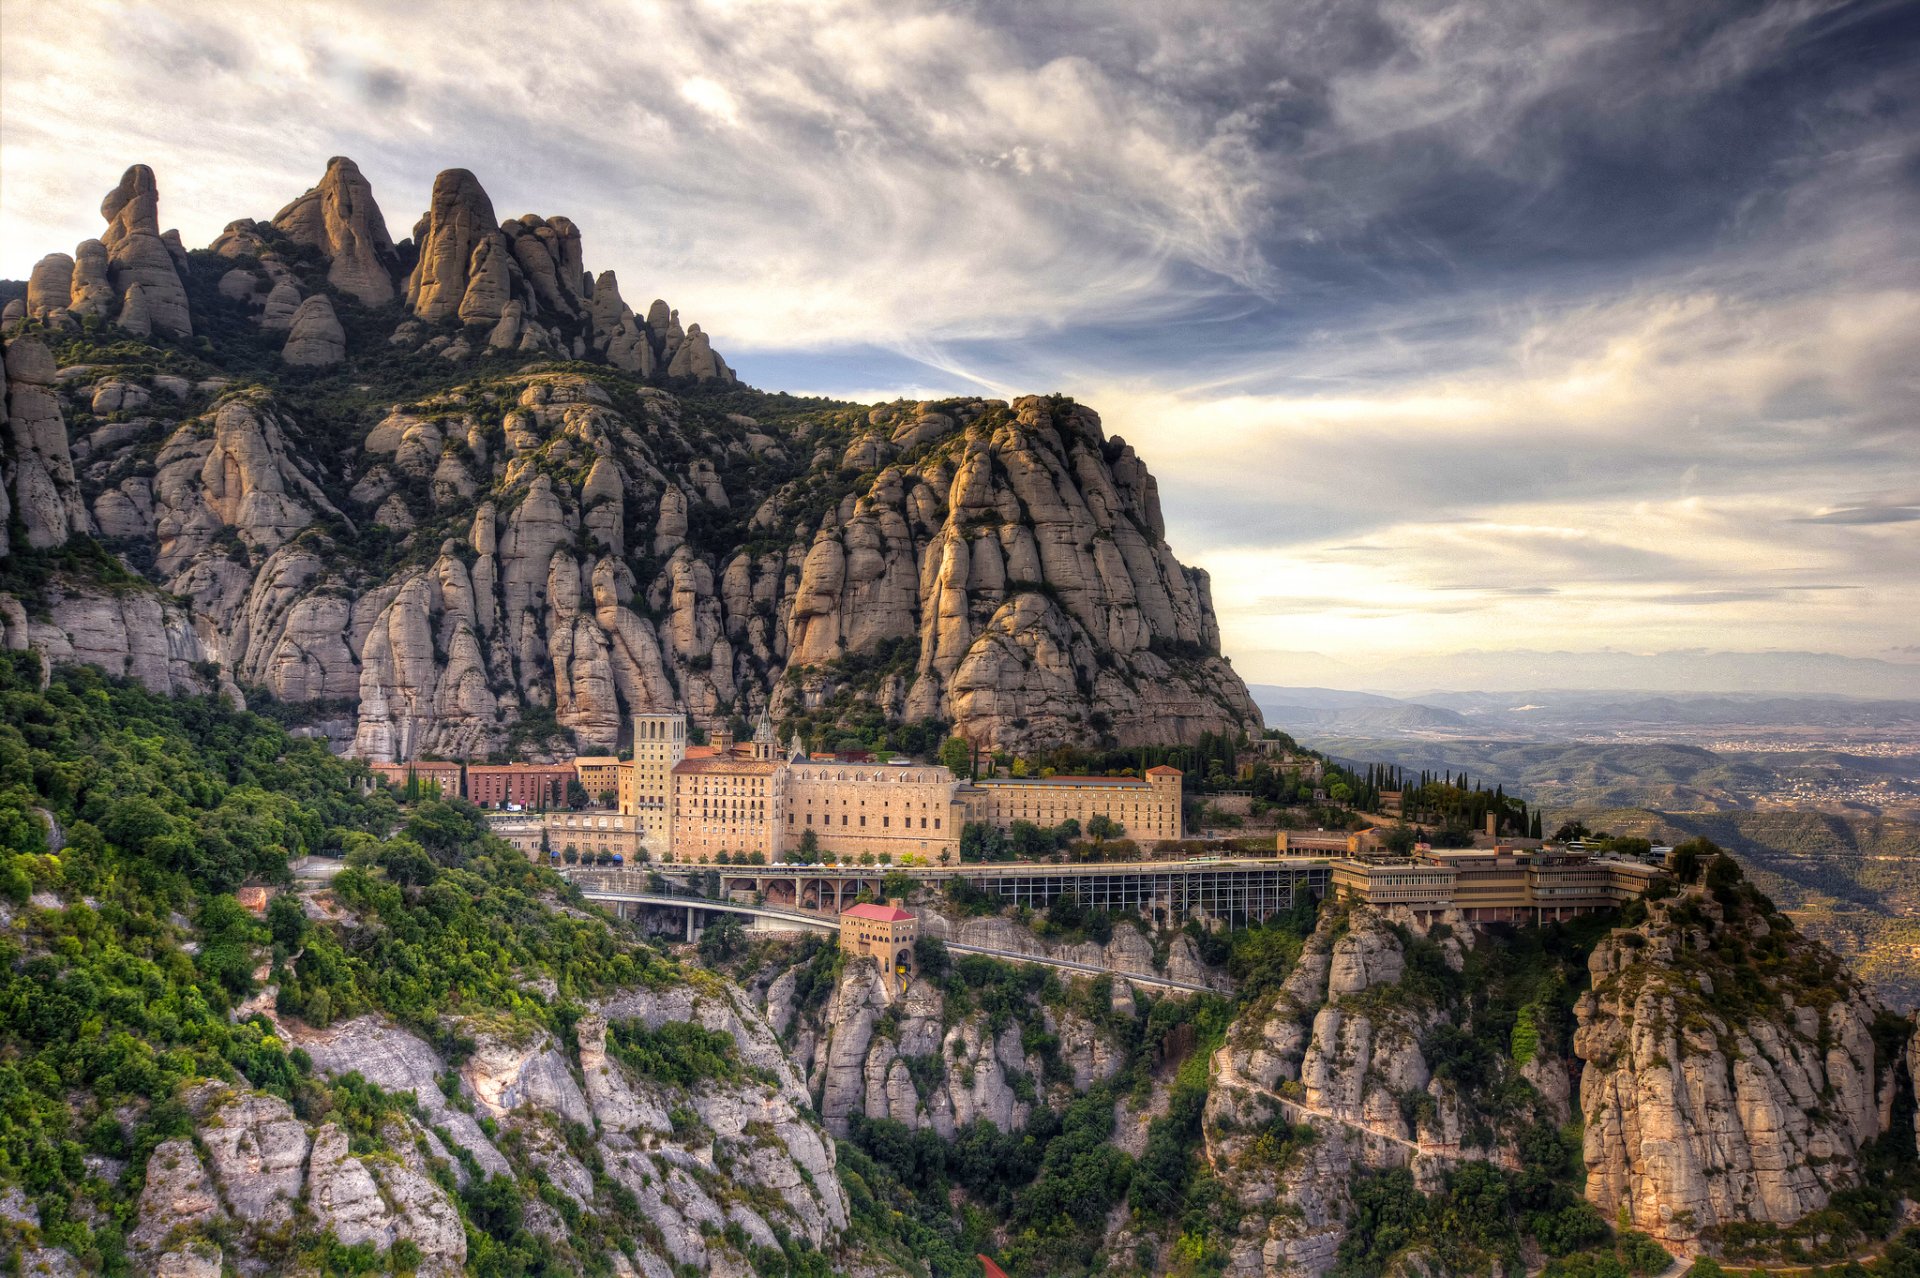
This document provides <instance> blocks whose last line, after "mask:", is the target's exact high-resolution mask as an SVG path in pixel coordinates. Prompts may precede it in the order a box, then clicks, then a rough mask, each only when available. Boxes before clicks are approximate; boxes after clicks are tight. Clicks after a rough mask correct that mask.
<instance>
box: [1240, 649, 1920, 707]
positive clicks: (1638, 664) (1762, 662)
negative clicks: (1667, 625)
mask: <svg viewBox="0 0 1920 1278" xmlns="http://www.w3.org/2000/svg"><path fill="white" fill-rule="evenodd" d="M1240 664H1241V666H1242V667H1243V668H1246V669H1250V670H1273V671H1282V670H1284V671H1286V672H1287V677H1288V678H1290V679H1292V680H1293V681H1294V682H1295V683H1298V684H1323V685H1327V686H1330V687H1341V688H1364V689H1366V690H1368V691H1371V692H1381V693H1387V694H1390V695H1401V696H1404V695H1410V694H1411V695H1419V699H1420V700H1422V701H1426V702H1429V703H1431V702H1432V701H1433V698H1432V697H1431V696H1426V695H1420V694H1424V693H1427V692H1429V691H1430V690H1432V689H1435V688H1477V689H1481V690H1483V691H1489V692H1513V691H1522V690H1526V689H1531V688H1559V689H1567V688H1582V689H1590V690H1605V691H1613V692H1678V693H1719V692H1727V693H1760V694H1766V695H1796V696H1799V695H1807V696H1835V697H1879V698H1893V699H1920V662H1913V661H1882V660H1878V659H1875V658H1871V657H1845V656H1841V655H1839V654H1837V653H1831V652H1707V651H1702V650H1697V649H1696V650H1689V651H1678V652H1651V653H1643V652H1612V651H1598V652H1594V651H1588V652H1538V651H1532V650H1527V649H1513V650H1509V651H1503V652H1481V651H1474V652H1454V653H1434V654H1420V655H1418V656H1411V657H1401V658H1395V659H1391V660H1385V661H1369V662H1365V663H1362V662H1358V661H1352V660H1343V659H1340V658H1335V657H1329V656H1327V655H1325V654H1324V653H1318V652H1257V653H1256V652H1247V653H1242V654H1240Z"/></svg>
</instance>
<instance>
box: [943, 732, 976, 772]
mask: <svg viewBox="0 0 1920 1278" xmlns="http://www.w3.org/2000/svg"><path fill="white" fill-rule="evenodd" d="M940 763H941V766H942V767H944V768H946V770H947V771H949V772H951V773H953V775H955V776H956V777H966V776H970V775H971V773H972V771H973V747H972V746H970V745H968V744H967V742H966V741H965V740H964V739H962V738H960V737H948V738H947V739H946V740H945V741H943V742H941V743H940Z"/></svg>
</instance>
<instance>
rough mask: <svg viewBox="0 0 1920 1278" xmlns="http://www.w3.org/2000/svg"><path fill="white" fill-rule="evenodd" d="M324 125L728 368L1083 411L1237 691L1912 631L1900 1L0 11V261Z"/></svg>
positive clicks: (212, 224) (1871, 647)
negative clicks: (1114, 454)
mask: <svg viewBox="0 0 1920 1278" xmlns="http://www.w3.org/2000/svg"><path fill="white" fill-rule="evenodd" d="M336 154H340V155H348V156H351V157H353V158H354V159H355V160H356V161H357V162H358V163H359V165H360V168H361V169H362V171H363V172H364V173H365V174H366V175H367V177H368V178H369V180H370V181H371V182H372V183H373V186H374V191H375V194H376V196H377V198H378V199H379V201H380V203H381V206H382V208H383V209H384V211H385V214H386V218H387V221H388V224H389V226H390V228H391V229H392V231H393V233H394V234H395V236H396V238H398V237H401V236H404V235H405V234H407V233H408V230H409V229H410V228H411V226H412V224H413V222H414V220H415V219H416V218H417V217H418V216H419V214H420V212H421V211H422V210H424V208H425V207H426V200H427V194H428V191H429V189H430V187H431V184H432V180H433V175H434V173H435V172H437V171H438V170H440V169H443V168H449V167H465V168H469V169H472V170H473V171H474V172H475V173H476V174H477V175H478V176H479V177H480V179H481V181H482V183H483V184H484V185H485V186H486V188H487V189H488V191H489V193H490V194H491V196H492V197H493V202H494V205H495V207H496V209H497V210H498V211H499V212H500V213H501V214H502V215H503V216H513V215H517V214H518V213H520V212H523V211H525V212H537V213H541V214H547V215H552V214H561V213H564V214H566V215H568V216H570V217H572V218H573V219H574V220H575V221H576V222H577V223H578V224H579V225H580V226H581V227H582V229H583V233H584V237H585V249H586V260H587V265H588V267H589V268H590V269H593V270H596V271H598V270H604V269H608V268H612V269H615V270H616V271H617V272H618V274H619V277H620V280H621V286H622V290H623V292H624V293H625V294H626V295H627V296H628V297H629V299H630V300H634V301H636V303H638V302H640V301H643V300H644V299H648V298H651V297H653V296H663V297H666V298H668V299H669V300H670V301H672V302H673V304H674V305H676V306H677V307H679V308H680V310H681V312H682V315H683V317H684V318H686V319H688V320H697V321H699V322H700V323H701V324H702V326H703V327H704V328H705V329H706V330H707V331H708V332H709V333H711V334H712V335H713V337H714V341H715V345H716V347H718V348H719V349H720V350H721V351H722V352H723V353H724V354H725V355H726V356H727V358H728V359H729V361H730V362H732V363H733V364H734V365H735V367H736V368H737V369H738V370H739V371H740V372H741V374H742V375H743V376H744V377H745V379H746V380H748V381H749V382H751V383H753V384H755V385H758V386H761V387H764V388H768V389H783V390H791V391H795V392H815V393H823V394H830V395H834V396H839V397H844V398H851V399H859V400H876V399H893V398H897V397H902V396H904V397H907V398H913V399H920V398H933V397H938V396H946V395H954V394H974V393H979V394H988V395H994V396H999V397H1009V396H1012V395H1016V394H1024V393H1032V392H1053V391H1059V392H1064V393H1067V394H1071V395H1073V396H1075V397H1076V398H1078V399H1080V400H1081V401H1082V402H1084V403H1087V404H1090V405H1092V406H1093V407H1094V408H1096V409H1097V410H1098V411H1099V412H1100V413H1101V415H1102V418H1103V420H1104V422H1105V424H1106V427H1107V429H1108V431H1109V433H1112V434H1119V435H1122V436H1124V437H1125V438H1126V439H1127V440H1128V441H1129V442H1130V443H1132V444H1134V445H1135V446H1136V448H1138V449H1139V451H1140V453H1141V454H1142V456H1143V457H1144V458H1145V459H1146V461H1147V462H1148V464H1149V466H1150V467H1151V469H1152V470H1153V471H1154V473H1155V475H1156V476H1157V477H1158V479H1159V481H1160V490H1161V494H1162V501H1163V504H1164V506H1165V510H1166V516H1167V524H1168V538H1169V540H1170V541H1171V543H1172V544H1173V547H1174V549H1175V551H1176V552H1177V553H1178V554H1179V555H1180V557H1181V558H1182V559H1183V560H1184V561H1185V562H1188V563H1197V564H1199V565H1201V566H1203V567H1205V568H1207V569H1208V570H1209V572H1210V573H1211V574H1212V577H1213V585H1214V599H1215V604H1216V607H1217V609H1218V612H1219V616H1220V622H1221V626H1222V631H1223V636H1224V641H1225V647H1226V650H1227V652H1228V653H1229V654H1230V655H1231V656H1232V657H1233V658H1234V661H1235V664H1236V666H1237V668H1238V669H1240V671H1241V672H1242V673H1243V674H1244V675H1246V676H1247V677H1248V678H1250V679H1257V680H1261V681H1264V682H1270V683H1281V684H1287V683H1300V682H1308V681H1309V680H1307V679H1304V678H1296V677H1293V676H1295V675H1297V674H1299V673H1300V672H1301V671H1303V670H1306V669H1307V668H1309V667H1311V666H1312V664H1313V663H1312V661H1310V660H1307V659H1306V658H1304V657H1303V656H1301V654H1314V655H1315V656H1316V657H1317V658H1326V659H1328V660H1329V661H1330V662H1331V663H1333V667H1337V668H1338V669H1341V670H1344V671H1350V672H1352V673H1351V674H1350V675H1349V676H1348V677H1349V681H1350V682H1352V683H1354V684H1355V685H1357V686H1364V685H1365V684H1366V682H1367V672H1368V671H1369V670H1372V669H1381V668H1386V667H1388V666H1392V667H1393V668H1395V669H1398V670H1401V671H1402V672H1404V671H1405V670H1406V669H1407V665H1408V663H1409V662H1416V663H1417V662H1420V661H1429V662H1431V663H1433V668H1434V670H1435V671H1436V673H1435V675H1434V680H1435V682H1437V683H1444V682H1445V681H1446V680H1445V676H1444V673H1441V672H1442V671H1443V670H1444V667H1445V662H1444V657H1445V655H1446V654H1450V653H1456V652H1473V653H1479V654H1484V653H1489V652H1501V651H1506V650H1532V651H1572V652H1586V651H1602V650H1606V651H1611V652H1616V653H1636V654H1640V653H1666V652H1695V651H1735V652H1761V651H1776V650H1777V651H1785V652H1820V653H1838V654H1842V655H1845V656H1850V657H1857V658H1874V659H1878V660H1881V661H1892V662H1900V663H1912V662H1920V4H1916V3H1912V2H1909V3H1906V4H1896V3H1876V2H1871V0H1868V2H1861V3H1828V2H1825V0H1775V2H1772V3H1766V2H1761V0H1755V2H1754V3H1745V4H1736V3H1724V2H1722V0H1648V2H1641V0H1595V2H1593V3H1585V2H1581V0H1457V2H1456V0H1431V2H1421V0H1331V2H1327V3H1319V2H1306V0H1250V2H1248V3H1236V2H1230V0H1191V2H1187V3H1180V4H1138V3H1133V2H1132V0H1101V2H1095V0H1085V2H1071V0H1023V2H1021V0H1015V2H1009V3H1003V4H995V3H973V4H969V3H942V4H934V3H925V2H923V0H816V2H814V3H794V4H782V3H754V2H750V0H662V2H661V3H622V4H596V3H592V2H591V0H586V2H582V3H569V4H541V3H535V2H533V0H516V2H515V3H511V4H494V3H489V2H487V0H470V2H469V3H466V4H459V5H453V4H446V5H435V4H427V3H423V4H418V5H412V6H392V5H388V4H386V3H368V4H356V3H329V4H302V3H298V2H296V0H283V2H281V3H276V4H274V5H270V6H263V5H260V4H259V3H257V0H252V2H249V3H245V4H226V3H221V2H220V0H193V2H191V3H187V2H185V0H182V2H180V3H171V4H143V3H134V2H128V3H118V4H113V3H102V2H100V0H0V276H5V277H8V278H24V277H25V276H26V274H27V272H28V271H29V270H30V269H31V267H32V264H33V262H34V261H35V260H37V259H38V258H39V256H40V255H42V254H43V253H46V252H49V251H55V250H60V251H67V252H71V251H72V248H73V246H74V245H75V244H76V243H77V242H78V241H80V240H81V239H84V238H87V237H90V236H94V235H97V234H98V233H99V231H100V229H101V226H102V223H101V221H100V219H99V216H98V212H97V209H98V202H99V199H100V197H101V196H102V195H104V194H105V193H106V192H107V191H108V190H109V189H111V188H112V186H113V185H114V183H115V182H116V181H117V180H118V177H119V175H120V173H121V171H122V170H123V169H124V168H125V167H126V166H127V165H128V164H131V163H136V162H141V163H146V164H150V165H152V166H153V168H154V169H155V171H156V173H157V175H158V179H159V183H160V192H161V220H162V225H163V226H178V227H179V228H180V230H181V232H182V234H183V236H184V237H185V239H186V241H187V243H188V244H189V245H202V244H205V243H207V242H208V241H210V240H211V239H212V238H213V237H214V236H215V235H216V234H217V233H218V232H219V230H220V228H221V227H222V226H223V225H224V224H225V223H227V222H228V221H230V220H232V219H234V218H238V217H267V216H271V215H272V214H273V213H274V212H275V211H276V210H277V209H279V208H280V207H281V206H282V205H283V204H285V203H286V202H287V201H289V200H291V199H292V198H293V197H294V196H296V195H298V194H299V193H300V192H301V191H303V190H305V189H306V188H307V187H309V186H311V185H312V184H313V183H314V182H315V181H316V180H317V179H318V177H319V175H320V174H321V172H322V171H323V170H324V168H325V164H326V160H327V158H328V157H329V156H332V155H336Z"/></svg>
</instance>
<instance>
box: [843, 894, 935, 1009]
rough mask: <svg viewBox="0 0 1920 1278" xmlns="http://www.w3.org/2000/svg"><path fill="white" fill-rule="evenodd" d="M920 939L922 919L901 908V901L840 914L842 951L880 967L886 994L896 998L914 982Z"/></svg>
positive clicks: (864, 905)
mask: <svg viewBox="0 0 1920 1278" xmlns="http://www.w3.org/2000/svg"><path fill="white" fill-rule="evenodd" d="M919 936H920V920H919V919H917V918H915V917H914V916H913V913H912V912H911V911H909V910H905V909H902V908H901V903H900V902H899V901H898V900H892V901H889V902H887V903H886V904H885V905H875V904H868V903H862V904H860V905H855V906H851V907H849V908H848V909H845V910H842V911H841V912H840V948H841V950H842V951H844V952H845V953H848V954H851V955H854V956H856V957H861V958H871V959H874V960H875V961H877V962H878V963H879V964H880V979H881V980H882V981H884V982H885V983H886V986H887V993H888V994H893V995H897V994H899V993H900V990H901V988H902V987H903V986H905V985H906V983H907V982H908V981H910V980H912V979H913V976H914V972H915V960H914V953H913V944H914V942H915V941H916V940H917V939H918V938H919Z"/></svg>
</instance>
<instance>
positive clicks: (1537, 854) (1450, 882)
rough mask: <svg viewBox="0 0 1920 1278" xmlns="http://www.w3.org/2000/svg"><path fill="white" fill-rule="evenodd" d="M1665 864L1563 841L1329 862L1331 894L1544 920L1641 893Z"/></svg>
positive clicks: (1485, 918) (1468, 915)
mask: <svg viewBox="0 0 1920 1278" xmlns="http://www.w3.org/2000/svg"><path fill="white" fill-rule="evenodd" d="M1664 877H1665V872H1664V871H1662V870H1660V869H1658V868H1657V867H1654V866H1648V865H1642V864H1639V863H1638V862H1627V861H1615V860H1612V859H1610V858H1606V859H1603V858H1594V857H1589V856H1587V855H1586V854H1585V853H1583V852H1572V851H1568V850H1566V849H1564V848H1551V847H1550V848H1543V849H1537V850H1536V849H1531V848H1519V847H1512V846H1502V847H1496V848H1422V849H1420V850H1418V851H1416V852H1415V853H1414V854H1413V855H1412V856H1411V857H1347V858H1342V859H1339V860H1336V861H1335V862H1334V863H1333V883H1332V889H1333V893H1334V895H1335V896H1336V897H1345V898H1349V899H1352V900H1358V901H1364V902H1366V903H1367V904H1369V905H1376V906H1380V907H1382V908H1386V907H1391V906H1400V907H1403V908H1406V909H1409V910H1412V911H1413V912H1415V913H1416V914H1436V913H1444V912H1446V911H1449V910H1457V911H1459V913H1460V915H1461V916H1462V917H1463V918H1465V919H1466V920H1467V921H1468V922H1472V923H1544V922H1551V921H1555V920H1559V919H1569V918H1574V917H1576V916H1577V915H1581V914H1591V913H1593V912H1594V911H1596V910H1608V909H1612V908H1614V907H1615V906H1618V905H1622V904H1624V903H1626V902H1627V901H1630V900H1633V899H1635V898H1637V897H1639V896H1642V895H1644V894H1645V893H1646V892H1647V890H1648V889H1649V888H1651V887H1652V886H1653V885H1654V884H1655V883H1656V882H1658V881H1660V880H1661V879H1662V878H1664Z"/></svg>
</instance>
